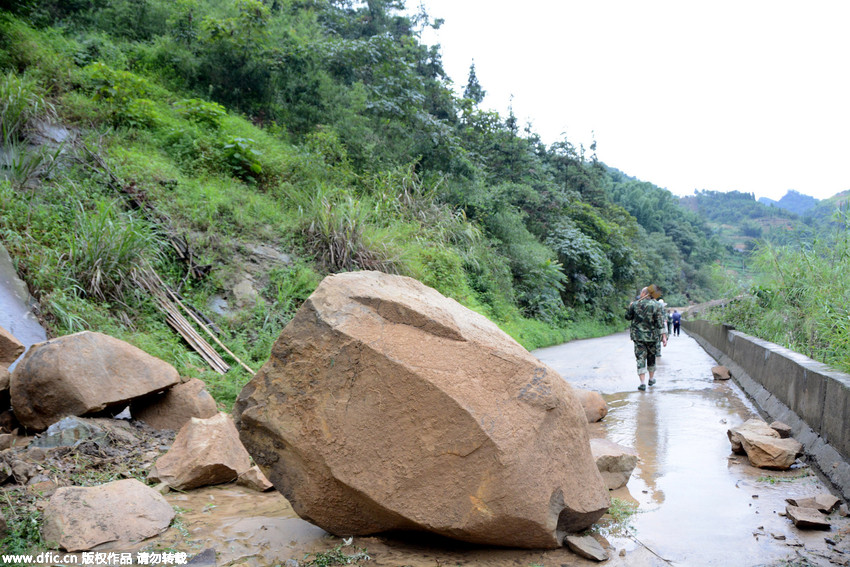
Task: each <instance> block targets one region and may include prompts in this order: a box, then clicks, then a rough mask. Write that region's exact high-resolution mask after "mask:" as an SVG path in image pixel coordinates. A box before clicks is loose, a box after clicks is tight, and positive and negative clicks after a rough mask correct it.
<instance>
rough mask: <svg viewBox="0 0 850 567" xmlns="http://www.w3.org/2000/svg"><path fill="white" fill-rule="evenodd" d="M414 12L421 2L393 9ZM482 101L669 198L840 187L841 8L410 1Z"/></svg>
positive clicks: (847, 108)
mask: <svg viewBox="0 0 850 567" xmlns="http://www.w3.org/2000/svg"><path fill="white" fill-rule="evenodd" d="M407 3H408V9H410V10H411V11H412V10H414V9H415V8H416V7H417V5H418V3H419V0H407ZM422 3H423V4H424V5H425V7H426V10H427V11H428V13H429V15H430V16H431V17H432V18H444V19H445V20H446V21H445V24H444V25H443V27H442V28H441V29H440V30H438V31H437V32H431V31H430V30H426V33H425V34H423V38H422V39H423V41H424V42H425V43H427V44H431V45H433V44H436V43H439V44H440V45H441V46H442V49H441V51H442V54H443V64H444V67H445V69H446V71H447V72H448V74H449V75H450V76H451V78H452V79H453V80H454V83H455V87H456V90H457V91H458V92H459V93H462V92H463V88H464V87H465V86H466V81H467V77H468V73H469V65H470V63H471V62H472V61H473V59H474V60H475V69H476V75H477V76H478V80H479V82H480V83H481V86H482V87H483V88H484V89H485V90H486V91H487V98H486V99H485V101H484V103H483V105H482V106H484V107H486V108H490V109H493V110H497V111H498V112H499V113H500V114H502V116H503V117H504V116H506V115H507V112H506V110H507V107H508V105H509V104H510V100H511V95H513V109H514V113H515V114H516V115H517V117H518V118H519V119H520V124H521V126H524V125H525V123H526V122H528V121H530V122H531V123H532V129H533V130H534V131H535V132H537V133H538V134H540V136H541V137H542V138H543V141H544V142H546V143H552V142H554V141H556V140H557V139H559V138H560V137H561V134H562V133H566V135H567V138H568V139H569V140H570V141H571V142H572V143H573V144H575V145H576V146H578V144H579V143H584V144H585V146H587V145H589V144H590V141H591V132H592V131H595V137H596V141H597V144H598V147H597V155H598V157H599V159H600V160H601V161H603V162H605V163H606V164H608V165H610V166H612V167H616V168H617V169H620V170H621V171H623V172H625V173H626V174H628V175H632V176H634V177H638V178H640V179H642V180H644V181H650V182H652V183H654V184H656V185H658V186H660V187H666V188H667V189H669V190H670V191H672V192H673V193H674V194H677V195H691V194H693V191H694V189H710V190H717V191H731V190H738V191H743V192H748V193H755V195H756V198H758V197H770V198H772V199H779V198H781V197H782V196H783V195H784V194H785V192H786V191H787V190H788V189H795V190H797V191H799V192H801V193H804V194H806V195H811V196H813V197H816V198H818V199H823V198H826V197H830V196H832V195H834V194H836V193H838V192H840V191H843V190H846V189H850V168H848V164H847V161H848V159H850V65H848V63H850V1H846V0H840V1H839V0H824V1H822V0H815V1H812V2H803V1H799V0H798V1H795V2H788V1H785V0H772V1H762V0H736V1H728V0H715V1H712V2H707V1H703V2H697V1H695V0H690V1H689V0H675V1H673V0H669V1H658V0H644V1H636V0H628V1H627V0H524V1H522V2H517V1H508V0H422Z"/></svg>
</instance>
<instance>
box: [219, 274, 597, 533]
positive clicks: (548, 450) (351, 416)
mask: <svg viewBox="0 0 850 567" xmlns="http://www.w3.org/2000/svg"><path fill="white" fill-rule="evenodd" d="M234 417H235V420H236V422H237V426H238V428H239V429H240V437H241V439H242V442H243V444H244V445H245V447H246V448H247V449H248V452H249V453H250V454H251V455H252V457H253V458H254V460H255V461H256V462H257V464H259V466H260V467H261V469H262V470H263V472H264V473H265V474H266V476H268V478H269V480H270V481H271V482H272V483H273V484H274V486H275V487H276V488H277V489H278V490H279V491H280V492H281V493H282V494H283V495H284V496H286V498H287V499H288V500H289V501H290V502H291V503H292V506H293V508H294V510H295V511H296V512H297V513H298V515H299V516H301V517H302V518H304V519H306V520H308V521H310V522H312V523H314V524H316V525H318V526H319V527H322V528H323V529H325V530H327V531H329V532H331V533H333V534H336V535H342V536H349V535H368V534H374V533H379V532H385V531H390V530H414V531H427V532H431V533H435V534H439V535H442V536H447V537H450V538H454V539H458V540H462V541H468V542H473V543H481V544H491V545H502V546H513V547H527V548H553V547H557V546H559V545H561V543H562V541H563V537H564V535H565V533H566V532H578V531H581V530H583V529H585V528H587V527H589V526H590V525H591V524H593V523H594V522H595V521H596V520H597V519H599V517H601V516H602V514H604V513H605V511H606V510H607V508H608V504H609V500H608V494H607V489H606V488H605V484H604V483H603V481H602V478H601V476H600V473H599V471H598V469H597V467H596V464H595V461H594V459H593V456H592V454H591V451H590V444H589V438H588V432H587V419H586V417H585V415H584V410H583V409H582V406H581V404H580V402H579V401H578V399H577V398H576V396H575V394H574V392H573V390H572V387H571V386H569V385H568V384H567V383H566V382H565V381H564V380H563V379H562V378H561V377H560V376H559V375H558V374H557V373H556V372H555V371H553V370H552V369H551V368H549V367H547V366H546V365H544V364H543V363H541V362H540V361H539V360H537V359H536V358H535V357H534V356H532V355H531V354H529V353H528V352H527V351H526V350H525V349H524V348H522V347H521V346H520V345H519V344H518V343H516V342H515V341H514V340H513V339H511V338H510V337H509V336H508V335H506V334H505V333H503V332H502V331H501V330H500V329H498V327H496V326H495V325H494V324H493V323H491V322H490V321H488V320H487V319H486V318H484V317H483V316H481V315H479V314H477V313H474V312H472V311H470V310H469V309H466V308H465V307H463V306H461V305H460V304H459V303H457V302H455V301H454V300H451V299H448V298H446V297H444V296H442V295H440V294H439V293H438V292H437V291H435V290H433V289H431V288H429V287H427V286H424V285H423V284H421V283H419V282H417V281H416V280H413V279H410V278H406V277H402V276H391V275H386V274H382V273H379V272H354V273H346V274H337V275H333V276H329V277H327V278H325V280H324V281H323V282H322V284H321V285H320V286H319V287H318V288H317V290H316V291H315V293H314V294H313V295H312V296H310V298H309V299H308V300H307V301H306V302H305V303H304V305H303V306H302V307H301V309H300V310H299V311H298V313H297V314H296V316H295V318H294V319H293V320H292V321H291V322H290V324H289V325H287V327H286V328H285V329H284V330H283V332H282V334H281V336H280V338H279V339H278V341H277V343H276V344H275V346H274V348H273V349H272V353H271V357H270V359H269V361H268V362H267V363H266V364H265V365H264V366H263V368H262V369H261V370H260V371H259V372H258V373H257V375H256V376H255V377H254V379H253V380H252V381H251V382H250V383H249V384H248V385H246V386H245V388H244V389H243V391H242V392H241V394H240V396H239V399H238V400H237V403H236V406H235V410H234Z"/></svg>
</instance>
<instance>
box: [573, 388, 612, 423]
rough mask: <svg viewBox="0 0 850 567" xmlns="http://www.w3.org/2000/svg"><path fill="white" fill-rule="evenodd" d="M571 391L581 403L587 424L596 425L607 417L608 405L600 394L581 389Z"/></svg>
mask: <svg viewBox="0 0 850 567" xmlns="http://www.w3.org/2000/svg"><path fill="white" fill-rule="evenodd" d="M573 391H574V392H575V393H576V396H578V399H579V402H581V407H582V409H584V415H585V416H586V417H587V422H588V423H596V422H597V421H600V420H602V418H604V417H605V416H606V415H608V404H607V403H606V402H605V398H603V397H602V394H600V393H599V392H594V391H593V390H583V389H581V388H573Z"/></svg>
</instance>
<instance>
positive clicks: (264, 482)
mask: <svg viewBox="0 0 850 567" xmlns="http://www.w3.org/2000/svg"><path fill="white" fill-rule="evenodd" d="M236 484H238V485H240V486H244V487H246V488H250V489H251V490H256V491H257V492H265V491H267V490H271V489H272V488H274V485H273V484H272V483H271V482H269V479H267V478H266V475H264V474H263V471H261V470H260V467H258V466H257V465H254V466H252V467H251V468H250V469H248V470H247V471H245V472H243V473H242V474H240V475H239V478H237V479H236Z"/></svg>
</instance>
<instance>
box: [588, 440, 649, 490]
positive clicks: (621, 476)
mask: <svg viewBox="0 0 850 567" xmlns="http://www.w3.org/2000/svg"><path fill="white" fill-rule="evenodd" d="M590 451H591V453H592V454H593V458H594V459H595V460H596V466H597V468H598V469H599V472H600V473H601V474H602V480H604V481H605V485H606V486H607V487H608V490H616V489H618V488H620V487H621V486H625V485H626V483H628V482H629V477H631V475H632V471H633V470H634V469H635V466H636V465H637V461H638V456H637V451H635V450H634V449H630V448H629V447H624V446H623V445H618V444H617V443H614V442H612V441H608V440H607V439H591V440H590Z"/></svg>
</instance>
